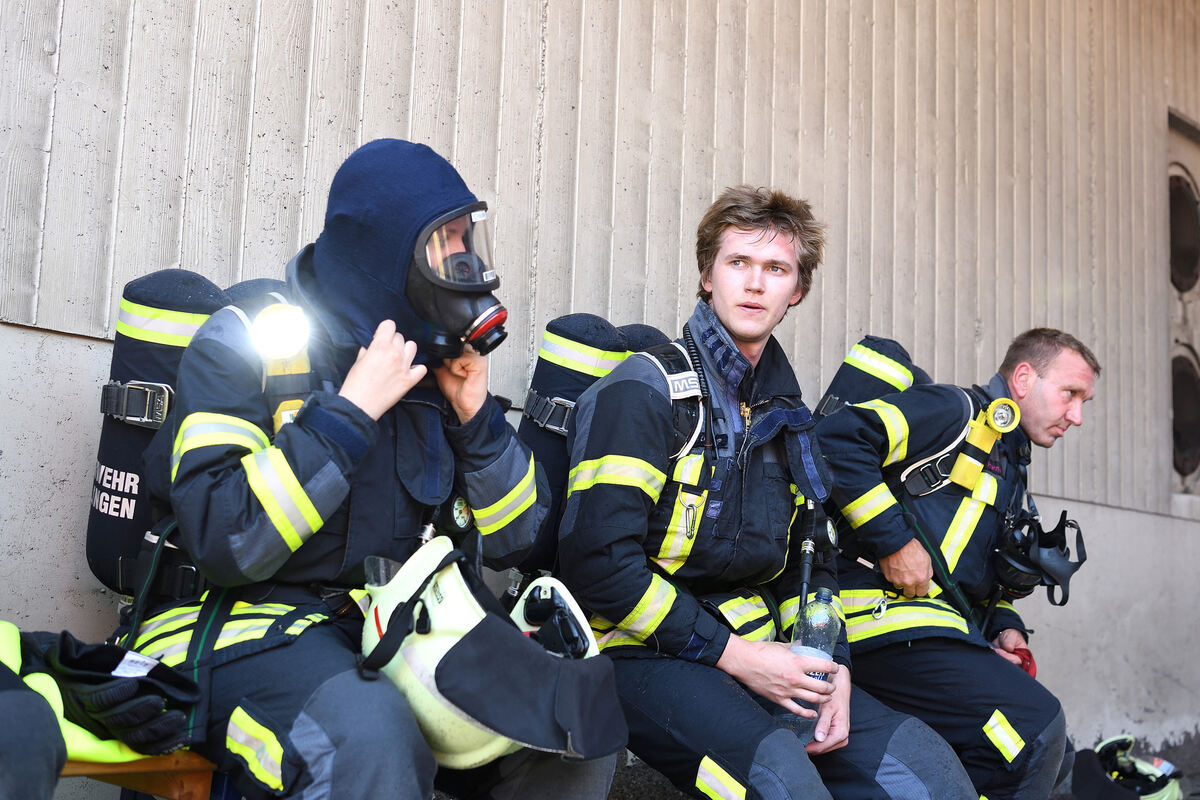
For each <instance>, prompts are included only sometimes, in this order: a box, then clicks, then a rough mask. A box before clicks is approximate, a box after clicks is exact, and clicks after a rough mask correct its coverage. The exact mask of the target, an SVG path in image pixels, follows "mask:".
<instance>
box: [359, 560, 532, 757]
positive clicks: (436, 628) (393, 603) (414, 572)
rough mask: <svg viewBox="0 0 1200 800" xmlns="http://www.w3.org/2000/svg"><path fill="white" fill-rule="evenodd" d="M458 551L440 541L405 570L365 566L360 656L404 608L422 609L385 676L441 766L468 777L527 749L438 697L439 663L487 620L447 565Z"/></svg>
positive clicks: (378, 563) (384, 564)
mask: <svg viewBox="0 0 1200 800" xmlns="http://www.w3.org/2000/svg"><path fill="white" fill-rule="evenodd" d="M453 551H454V545H453V544H452V543H451V541H450V539H449V538H447V537H445V536H438V537H436V538H434V539H431V540H430V541H429V542H428V543H427V544H425V545H424V546H423V547H421V548H420V549H419V550H418V551H417V552H416V553H415V554H413V555H412V557H410V558H409V559H408V560H407V561H406V562H404V564H403V565H400V564H397V562H395V561H392V560H390V559H386V558H379V557H375V556H372V557H370V558H368V559H367V562H366V568H367V592H368V594H370V596H371V605H370V607H369V608H368V610H367V621H366V624H365V625H364V626H363V641H362V650H363V655H364V656H370V655H371V653H372V651H374V650H375V648H376V646H377V645H378V644H379V642H380V640H381V639H382V638H383V636H384V634H385V632H386V631H387V629H388V626H389V625H390V624H391V621H392V619H391V618H392V615H393V612H394V611H395V610H396V608H397V607H398V606H401V605H404V604H406V603H407V602H408V601H410V600H415V601H416V602H417V603H419V605H420V610H419V612H418V613H419V617H418V618H417V619H416V620H415V622H414V630H413V631H412V633H411V634H409V635H408V636H407V638H406V639H405V643H404V646H403V647H402V648H401V649H400V651H399V652H398V653H397V654H396V656H395V657H393V658H392V659H391V660H390V661H388V662H387V664H385V665H384V666H383V667H381V668H380V672H382V673H383V674H384V675H386V676H387V677H388V678H389V679H390V680H391V681H392V682H393V683H395V684H396V686H397V687H398V688H399V689H400V691H401V693H402V694H403V695H404V696H405V698H406V699H407V700H408V704H409V706H410V707H411V708H412V711H413V714H414V715H415V716H416V718H417V722H418V724H420V726H421V733H422V735H424V737H425V741H426V742H427V743H428V744H429V747H430V749H432V750H433V755H434V758H436V759H437V762H438V763H439V764H441V765H443V766H446V767H450V768H451V769H469V768H471V767H478V766H481V765H483V764H486V763H488V762H489V761H492V760H494V759H497V758H500V757H501V756H504V755H508V754H509V753H514V752H516V751H517V750H518V749H520V747H521V745H519V744H517V743H516V742H514V741H512V740H511V739H507V738H505V737H503V736H500V735H499V734H497V733H496V732H495V731H492V730H489V729H487V728H485V727H484V726H483V725H481V724H479V723H478V722H476V721H475V720H473V719H471V717H470V716H468V715H467V714H466V713H465V712H463V711H461V710H460V709H459V708H458V707H457V706H455V705H454V704H453V703H451V702H450V701H449V700H447V699H446V698H445V697H444V696H443V695H442V693H441V692H440V691H439V690H438V687H437V682H436V680H435V678H434V676H435V673H436V672H437V667H438V663H439V662H440V661H441V660H442V658H443V657H444V656H445V655H446V653H447V652H449V650H450V648H452V647H454V646H455V645H456V644H458V642H459V641H460V640H461V639H462V638H463V636H465V635H466V633H467V632H468V631H469V630H471V629H472V628H474V627H475V626H476V625H478V624H479V622H480V621H481V620H482V619H483V618H484V615H485V613H486V612H485V611H484V609H483V606H481V605H480V603H479V601H478V600H477V599H476V598H475V596H474V595H473V594H472V593H471V590H470V589H469V588H468V586H467V584H466V582H465V581H464V580H463V576H462V572H461V571H460V570H459V569H458V568H457V566H456V565H455V564H454V563H453V562H452V563H450V564H449V565H444V564H443V561H444V560H445V559H446V557H447V556H449V555H451V554H452V552H453Z"/></svg>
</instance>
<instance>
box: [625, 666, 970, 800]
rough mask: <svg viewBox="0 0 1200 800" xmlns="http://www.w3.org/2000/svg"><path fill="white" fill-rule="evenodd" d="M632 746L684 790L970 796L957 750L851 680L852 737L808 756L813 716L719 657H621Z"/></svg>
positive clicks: (773, 799)
mask: <svg viewBox="0 0 1200 800" xmlns="http://www.w3.org/2000/svg"><path fill="white" fill-rule="evenodd" d="M614 662H615V665H616V678H617V691H618V693H619V694H620V696H621V704H622V708H623V709H624V711H625V717H626V721H627V722H628V723H629V737H630V741H629V749H630V750H632V751H633V753H634V754H635V755H637V756H638V757H639V758H641V759H642V760H643V761H645V762H646V763H648V764H649V765H650V766H652V767H654V768H655V769H657V770H658V771H659V772H662V773H663V774H664V775H665V776H666V777H667V778H669V779H670V780H671V781H672V783H674V784H675V785H676V786H677V787H678V788H679V789H680V790H682V791H684V792H686V793H688V794H690V795H692V796H694V797H705V798H737V797H744V798H762V800H801V799H802V798H803V800H820V799H821V798H838V800H852V799H853V800H967V798H974V797H976V795H975V794H974V792H973V791H972V789H971V784H970V780H969V779H968V777H967V775H966V773H965V772H964V771H963V769H962V766H961V765H960V764H959V763H958V759H957V758H955V756H954V753H953V751H951V750H950V748H949V746H948V745H947V744H946V743H945V741H943V740H942V739H941V738H940V737H939V736H937V734H935V733H934V732H933V731H932V730H930V729H929V728H928V727H927V726H926V725H925V724H924V723H922V722H920V721H919V720H916V719H913V718H912V717H910V716H907V715H905V714H899V713H896V712H894V711H892V710H890V709H888V708H886V707H885V706H884V705H883V704H882V703H879V702H878V701H876V700H874V699H873V698H872V697H870V696H869V695H868V694H867V693H866V692H863V691H861V690H857V689H855V690H854V691H853V693H852V695H851V698H850V740H849V743H848V744H847V746H845V747H843V748H841V749H838V750H834V751H832V752H830V753H825V754H822V755H817V756H813V757H811V758H810V757H809V755H808V753H807V752H806V751H805V749H804V744H803V742H804V740H806V739H807V736H804V737H803V738H802V737H801V736H800V735H798V734H804V733H806V732H807V731H806V728H811V724H812V723H811V722H810V721H807V720H803V719H802V718H799V717H796V716H795V715H793V714H790V713H788V712H787V711H786V710H785V709H782V708H780V707H779V706H776V705H774V704H773V703H769V702H767V701H765V700H763V699H762V698H759V697H757V696H756V695H754V694H753V693H752V692H750V691H749V690H747V689H746V688H745V687H744V686H742V685H741V684H739V683H738V682H737V681H735V680H734V679H733V678H732V677H730V676H729V675H727V674H725V673H724V672H722V671H721V670H719V669H716V668H715V667H708V666H704V665H702V664H696V663H693V662H690V661H684V660H681V659H675V658H665V657H664V658H616V659H614Z"/></svg>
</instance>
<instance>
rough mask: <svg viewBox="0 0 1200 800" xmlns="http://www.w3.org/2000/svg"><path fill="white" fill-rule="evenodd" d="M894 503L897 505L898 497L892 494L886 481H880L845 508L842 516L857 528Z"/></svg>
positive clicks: (851, 525)
mask: <svg viewBox="0 0 1200 800" xmlns="http://www.w3.org/2000/svg"><path fill="white" fill-rule="evenodd" d="M894 505H896V498H895V497H894V496H892V492H891V490H890V489H888V487H887V484H886V483H880V484H878V485H877V486H875V488H873V489H871V490H870V491H868V492H867V493H866V494H864V495H863V496H862V497H860V498H858V499H857V500H855V501H854V502H852V503H850V504H849V505H847V506H846V507H845V508H843V509H842V516H844V517H845V518H846V521H847V522H849V523H850V527H852V528H857V527H859V526H860V525H862V524H863V523H865V522H869V521H871V520H872V519H874V518H875V517H877V516H878V515H879V514H880V513H882V512H883V511H886V510H887V509H889V508H891V507H892V506H894Z"/></svg>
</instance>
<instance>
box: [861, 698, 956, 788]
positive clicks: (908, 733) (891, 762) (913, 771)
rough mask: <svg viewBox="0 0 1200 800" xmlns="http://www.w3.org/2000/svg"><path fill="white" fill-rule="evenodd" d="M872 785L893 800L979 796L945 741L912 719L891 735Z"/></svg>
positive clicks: (927, 727) (917, 720)
mask: <svg viewBox="0 0 1200 800" xmlns="http://www.w3.org/2000/svg"><path fill="white" fill-rule="evenodd" d="M875 782H876V783H878V784H879V787H880V788H881V789H883V790H884V791H885V792H887V795H888V797H891V798H895V800H900V798H903V799H904V800H972V799H973V798H976V797H978V796H979V793H978V792H976V791H975V787H974V786H973V785H972V784H971V778H970V777H969V776H968V775H967V771H966V770H965V769H963V765H962V763H961V762H960V761H959V760H958V756H957V755H955V753H954V750H953V749H952V748H951V747H950V745H949V744H948V743H947V742H946V740H945V739H943V738H942V737H941V736H940V735H938V733H937V732H936V731H935V730H933V729H932V728H930V727H929V726H928V725H926V724H925V723H924V722H921V721H920V720H919V719H916V718H913V717H910V718H909V719H907V720H905V721H904V722H902V723H901V724H900V725H899V727H897V728H896V730H895V732H894V733H893V734H892V737H891V739H890V740H889V741H888V743H887V747H886V749H885V750H884V752H883V754H882V758H881V759H880V762H879V768H878V769H877V770H876V772H875Z"/></svg>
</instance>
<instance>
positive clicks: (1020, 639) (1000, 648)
mask: <svg viewBox="0 0 1200 800" xmlns="http://www.w3.org/2000/svg"><path fill="white" fill-rule="evenodd" d="M992 649H993V650H995V651H996V654H997V655H999V656H1000V657H1001V658H1003V659H1004V660H1006V661H1011V662H1012V663H1014V664H1016V665H1017V666H1018V667H1021V669H1024V668H1025V666H1024V664H1022V663H1021V657H1020V656H1019V655H1017V654H1016V652H1017V650H1018V649H1022V650H1028V649H1029V645H1028V644H1026V643H1025V637H1024V636H1022V635H1021V632H1020V631H1019V630H1017V629H1016V628H1005V629H1004V630H1002V631H1000V633H998V634H996V638H995V639H992Z"/></svg>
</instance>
